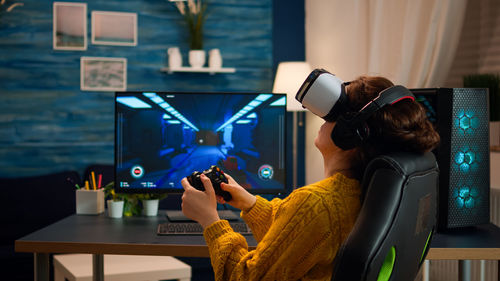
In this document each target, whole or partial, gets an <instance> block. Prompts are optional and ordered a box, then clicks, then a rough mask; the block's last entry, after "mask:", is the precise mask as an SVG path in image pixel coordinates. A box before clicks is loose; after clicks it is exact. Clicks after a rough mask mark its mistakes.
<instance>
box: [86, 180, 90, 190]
mask: <svg viewBox="0 0 500 281" xmlns="http://www.w3.org/2000/svg"><path fill="white" fill-rule="evenodd" d="M85 189H86V190H89V181H85Z"/></svg>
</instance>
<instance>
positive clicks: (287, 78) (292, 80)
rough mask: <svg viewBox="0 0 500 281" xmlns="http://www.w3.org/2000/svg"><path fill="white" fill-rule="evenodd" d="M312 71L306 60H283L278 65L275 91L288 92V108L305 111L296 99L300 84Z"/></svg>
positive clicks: (289, 109)
mask: <svg viewBox="0 0 500 281" xmlns="http://www.w3.org/2000/svg"><path fill="white" fill-rule="evenodd" d="M310 73H311V66H310V65H309V64H308V63H307V62H304V61H289V62H282V63H280V64H279V65H278V70H277V71H276V78H275V79H274V86H273V93H286V109H287V110H288V111H303V110H305V108H303V107H302V104H300V102H298V101H297V100H296V99H295V95H296V94H297V92H298V91H299V88H300V86H301V85H302V83H304V81H305V80H306V78H307V76H308V75H309V74H310Z"/></svg>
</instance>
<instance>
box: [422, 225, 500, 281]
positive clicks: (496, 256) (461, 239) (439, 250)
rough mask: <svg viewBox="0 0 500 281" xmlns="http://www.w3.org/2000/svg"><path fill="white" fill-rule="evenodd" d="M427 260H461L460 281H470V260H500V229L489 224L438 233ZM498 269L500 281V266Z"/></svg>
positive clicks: (433, 239) (433, 240)
mask: <svg viewBox="0 0 500 281" xmlns="http://www.w3.org/2000/svg"><path fill="white" fill-rule="evenodd" d="M426 259H427V260H459V276H460V280H461V281H469V280H471V262H470V260H500V228H498V227H497V226H496V225H494V224H487V225H479V226H476V227H468V228H460V229H451V230H447V231H444V232H440V233H436V234H435V235H434V237H433V238H432V242H431V248H430V249H429V253H428V254H427V257H426ZM427 265H428V263H427ZM498 267H499V268H498V269H499V270H498V277H497V280H500V264H499V265H498ZM424 279H425V278H424Z"/></svg>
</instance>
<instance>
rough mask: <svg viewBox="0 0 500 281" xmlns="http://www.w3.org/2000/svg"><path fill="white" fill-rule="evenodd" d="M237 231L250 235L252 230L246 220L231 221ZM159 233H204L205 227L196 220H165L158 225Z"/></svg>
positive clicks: (230, 223)
mask: <svg viewBox="0 0 500 281" xmlns="http://www.w3.org/2000/svg"><path fill="white" fill-rule="evenodd" d="M229 225H231V227H232V228H233V230H234V231H235V232H238V233H240V234H242V235H250V234H252V231H251V230H250V227H248V225H247V224H246V223H244V222H241V221H240V222H229ZM156 233H157V234H158V235H203V227H201V225H200V224H199V223H196V222H165V223H161V224H159V225H158V229H157V232H156Z"/></svg>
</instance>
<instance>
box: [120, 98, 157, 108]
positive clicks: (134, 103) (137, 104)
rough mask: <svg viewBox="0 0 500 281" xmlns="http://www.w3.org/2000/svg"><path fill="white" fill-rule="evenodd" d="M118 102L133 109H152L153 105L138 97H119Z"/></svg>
mask: <svg viewBox="0 0 500 281" xmlns="http://www.w3.org/2000/svg"><path fill="white" fill-rule="evenodd" d="M116 101H117V102H119V103H121V104H124V105H126V106H128V107H131V108H151V105H149V104H147V103H145V102H143V101H142V100H140V99H138V98H136V97H117V98H116Z"/></svg>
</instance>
